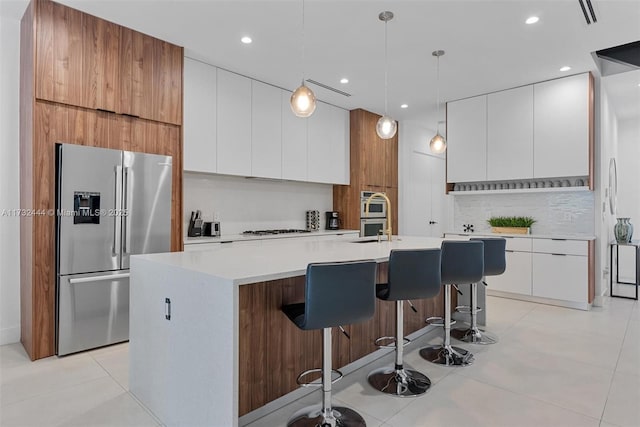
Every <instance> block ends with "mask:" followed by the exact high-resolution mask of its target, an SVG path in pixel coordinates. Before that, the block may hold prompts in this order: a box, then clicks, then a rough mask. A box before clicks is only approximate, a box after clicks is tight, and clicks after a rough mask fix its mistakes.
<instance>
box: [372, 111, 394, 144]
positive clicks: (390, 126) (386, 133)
mask: <svg viewBox="0 0 640 427" xmlns="http://www.w3.org/2000/svg"><path fill="white" fill-rule="evenodd" d="M397 130H398V124H397V123H396V121H395V120H393V119H392V118H391V117H389V116H382V117H380V119H379V120H378V123H377V124H376V133H377V134H378V136H379V137H380V138H382V139H391V138H393V137H394V136H395V135H396V131H397Z"/></svg>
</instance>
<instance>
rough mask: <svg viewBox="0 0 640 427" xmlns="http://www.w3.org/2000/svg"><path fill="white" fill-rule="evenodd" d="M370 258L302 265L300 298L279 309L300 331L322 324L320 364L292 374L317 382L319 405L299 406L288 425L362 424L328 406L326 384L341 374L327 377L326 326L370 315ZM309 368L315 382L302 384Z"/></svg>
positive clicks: (328, 331) (328, 349) (372, 279)
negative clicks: (302, 298) (317, 376)
mask: <svg viewBox="0 0 640 427" xmlns="http://www.w3.org/2000/svg"><path fill="white" fill-rule="evenodd" d="M375 286H376V263H375V261H349V262H335V263H317V264H309V265H308V266H307V276H306V284H305V302H304V303H299V304H290V305H285V306H283V307H282V311H283V312H284V313H285V314H286V315H287V317H289V319H291V321H292V322H293V323H294V324H295V325H296V326H297V327H298V328H300V329H302V330H305V331H307V330H312V329H322V368H321V369H311V370H308V371H305V372H303V373H302V374H300V375H299V376H298V379H297V381H298V384H300V385H303V386H310V385H317V386H322V404H321V405H315V406H311V407H308V408H303V409H301V410H300V411H298V412H296V413H295V414H294V415H293V416H292V417H291V418H290V419H289V422H288V423H287V426H294V427H307V426H309V427H311V426H313V427H315V426H331V427H335V426H345V427H350V426H354V427H363V426H366V424H365V422H364V419H363V418H362V416H361V415H360V414H358V413H357V412H356V411H354V410H352V409H349V408H344V407H332V406H331V385H332V384H333V383H335V382H336V381H338V380H339V379H340V378H342V373H340V372H339V371H335V372H337V374H338V377H337V378H336V379H334V380H332V379H331V374H332V372H333V371H332V369H331V328H332V327H334V326H340V325H348V324H352V323H360V322H364V321H366V320H369V319H370V318H371V317H373V314H374V312H375V306H376V296H375ZM312 372H322V383H321V384H309V383H306V384H305V383H303V382H302V381H301V379H302V378H303V377H304V376H305V375H307V374H310V373H312Z"/></svg>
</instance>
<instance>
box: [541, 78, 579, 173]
mask: <svg viewBox="0 0 640 427" xmlns="http://www.w3.org/2000/svg"><path fill="white" fill-rule="evenodd" d="M534 99H535V103H534V144H533V147H534V150H533V165H534V166H533V175H534V178H546V177H558V176H586V175H589V151H590V148H589V127H590V124H589V117H590V115H589V110H590V108H589V103H590V76H589V73H585V74H578V75H575V76H570V77H565V78H562V79H557V80H550V81H547V82H542V83H537V84H535V85H534Z"/></svg>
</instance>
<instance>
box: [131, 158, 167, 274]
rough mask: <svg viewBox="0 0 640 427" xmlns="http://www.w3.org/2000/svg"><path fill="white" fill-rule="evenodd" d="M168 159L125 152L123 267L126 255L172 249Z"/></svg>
mask: <svg viewBox="0 0 640 427" xmlns="http://www.w3.org/2000/svg"><path fill="white" fill-rule="evenodd" d="M171 173H172V158H171V156H160V155H157V154H143V153H133V152H130V151H125V152H124V161H123V182H124V185H123V209H124V214H125V215H124V216H123V217H122V268H129V256H130V255H135V254H149V253H158V252H169V251H170V250H171V188H172V185H171Z"/></svg>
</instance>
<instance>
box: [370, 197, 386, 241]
mask: <svg viewBox="0 0 640 427" xmlns="http://www.w3.org/2000/svg"><path fill="white" fill-rule="evenodd" d="M376 197H382V198H383V199H384V200H385V202H386V204H387V229H386V230H385V234H386V235H387V240H388V241H391V235H392V234H393V233H392V231H391V200H389V198H388V197H387V195H386V194H384V193H373V194H372V195H371V196H369V198H368V199H367V201H366V203H365V206H364V216H366V217H368V216H369V203H371V200H373V199H375V198H376ZM378 240H380V237H379V235H378Z"/></svg>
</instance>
